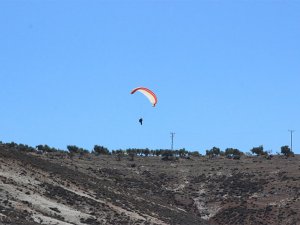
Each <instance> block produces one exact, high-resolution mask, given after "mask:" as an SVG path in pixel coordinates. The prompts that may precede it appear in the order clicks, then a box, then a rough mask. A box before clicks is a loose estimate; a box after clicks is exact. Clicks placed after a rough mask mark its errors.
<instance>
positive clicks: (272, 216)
mask: <svg viewBox="0 0 300 225" xmlns="http://www.w3.org/2000/svg"><path fill="white" fill-rule="evenodd" d="M0 224H12V225H18V224H20V225H36V224H48V225H52V224H53V225H54V224H58V225H71V224H72V225H84V224H90V225H98V224H114V225H118V224H135V225H137V224H182V225H193V224H197V225H201V224H226V225H228V224H243V225H247V224H255V225H257V224H268V225H272V224H278V225H285V224H291V225H297V224H300V156H296V157H293V158H289V159H285V158H284V157H279V156H275V157H274V158H273V159H272V160H267V159H264V158H259V157H243V158H242V159H241V160H231V159H224V158H217V159H207V158H204V157H202V158H192V159H180V160H178V161H162V160H160V158H158V157H137V158H136V159H135V161H129V159H128V158H126V157H125V158H122V160H121V161H117V160H116V158H114V157H113V156H94V155H88V156H84V157H82V158H79V157H74V158H73V159H70V158H68V157H64V156H63V155H59V154H47V155H38V154H35V153H22V152H18V151H16V150H14V149H9V148H7V147H5V146H1V145H0Z"/></svg>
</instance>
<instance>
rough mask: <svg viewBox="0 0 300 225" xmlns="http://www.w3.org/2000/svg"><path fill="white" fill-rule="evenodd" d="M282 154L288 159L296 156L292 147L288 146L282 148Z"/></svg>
mask: <svg viewBox="0 0 300 225" xmlns="http://www.w3.org/2000/svg"><path fill="white" fill-rule="evenodd" d="M281 154H283V155H285V156H286V157H290V156H294V152H292V150H291V149H290V147H289V146H287V145H285V146H282V147H281Z"/></svg>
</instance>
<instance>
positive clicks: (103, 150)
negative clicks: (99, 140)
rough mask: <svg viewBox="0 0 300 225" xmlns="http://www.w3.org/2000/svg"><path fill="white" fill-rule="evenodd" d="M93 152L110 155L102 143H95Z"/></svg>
mask: <svg viewBox="0 0 300 225" xmlns="http://www.w3.org/2000/svg"><path fill="white" fill-rule="evenodd" d="M93 152H94V153H96V155H109V150H108V149H107V148H105V147H103V146H100V145H95V146H94V149H93Z"/></svg>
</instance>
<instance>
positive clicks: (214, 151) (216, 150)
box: [206, 147, 221, 158]
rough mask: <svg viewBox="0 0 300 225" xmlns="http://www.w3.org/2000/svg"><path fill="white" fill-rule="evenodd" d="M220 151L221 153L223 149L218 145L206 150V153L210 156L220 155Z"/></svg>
mask: <svg viewBox="0 0 300 225" xmlns="http://www.w3.org/2000/svg"><path fill="white" fill-rule="evenodd" d="M220 153H221V150H220V149H219V148H217V147H213V148H212V149H210V150H206V155H207V156H209V157H210V158H212V157H215V156H218V155H220Z"/></svg>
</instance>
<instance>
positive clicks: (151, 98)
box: [131, 87, 157, 107]
mask: <svg viewBox="0 0 300 225" xmlns="http://www.w3.org/2000/svg"><path fill="white" fill-rule="evenodd" d="M137 91H138V92H141V93H142V94H144V95H145V96H146V97H147V98H148V99H149V101H150V102H151V104H152V106H153V107H154V106H155V105H156V103H157V97H156V95H155V94H154V92H153V91H151V90H149V89H148V88H145V87H137V88H135V89H133V90H132V91H131V94H134V93H135V92H137Z"/></svg>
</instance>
